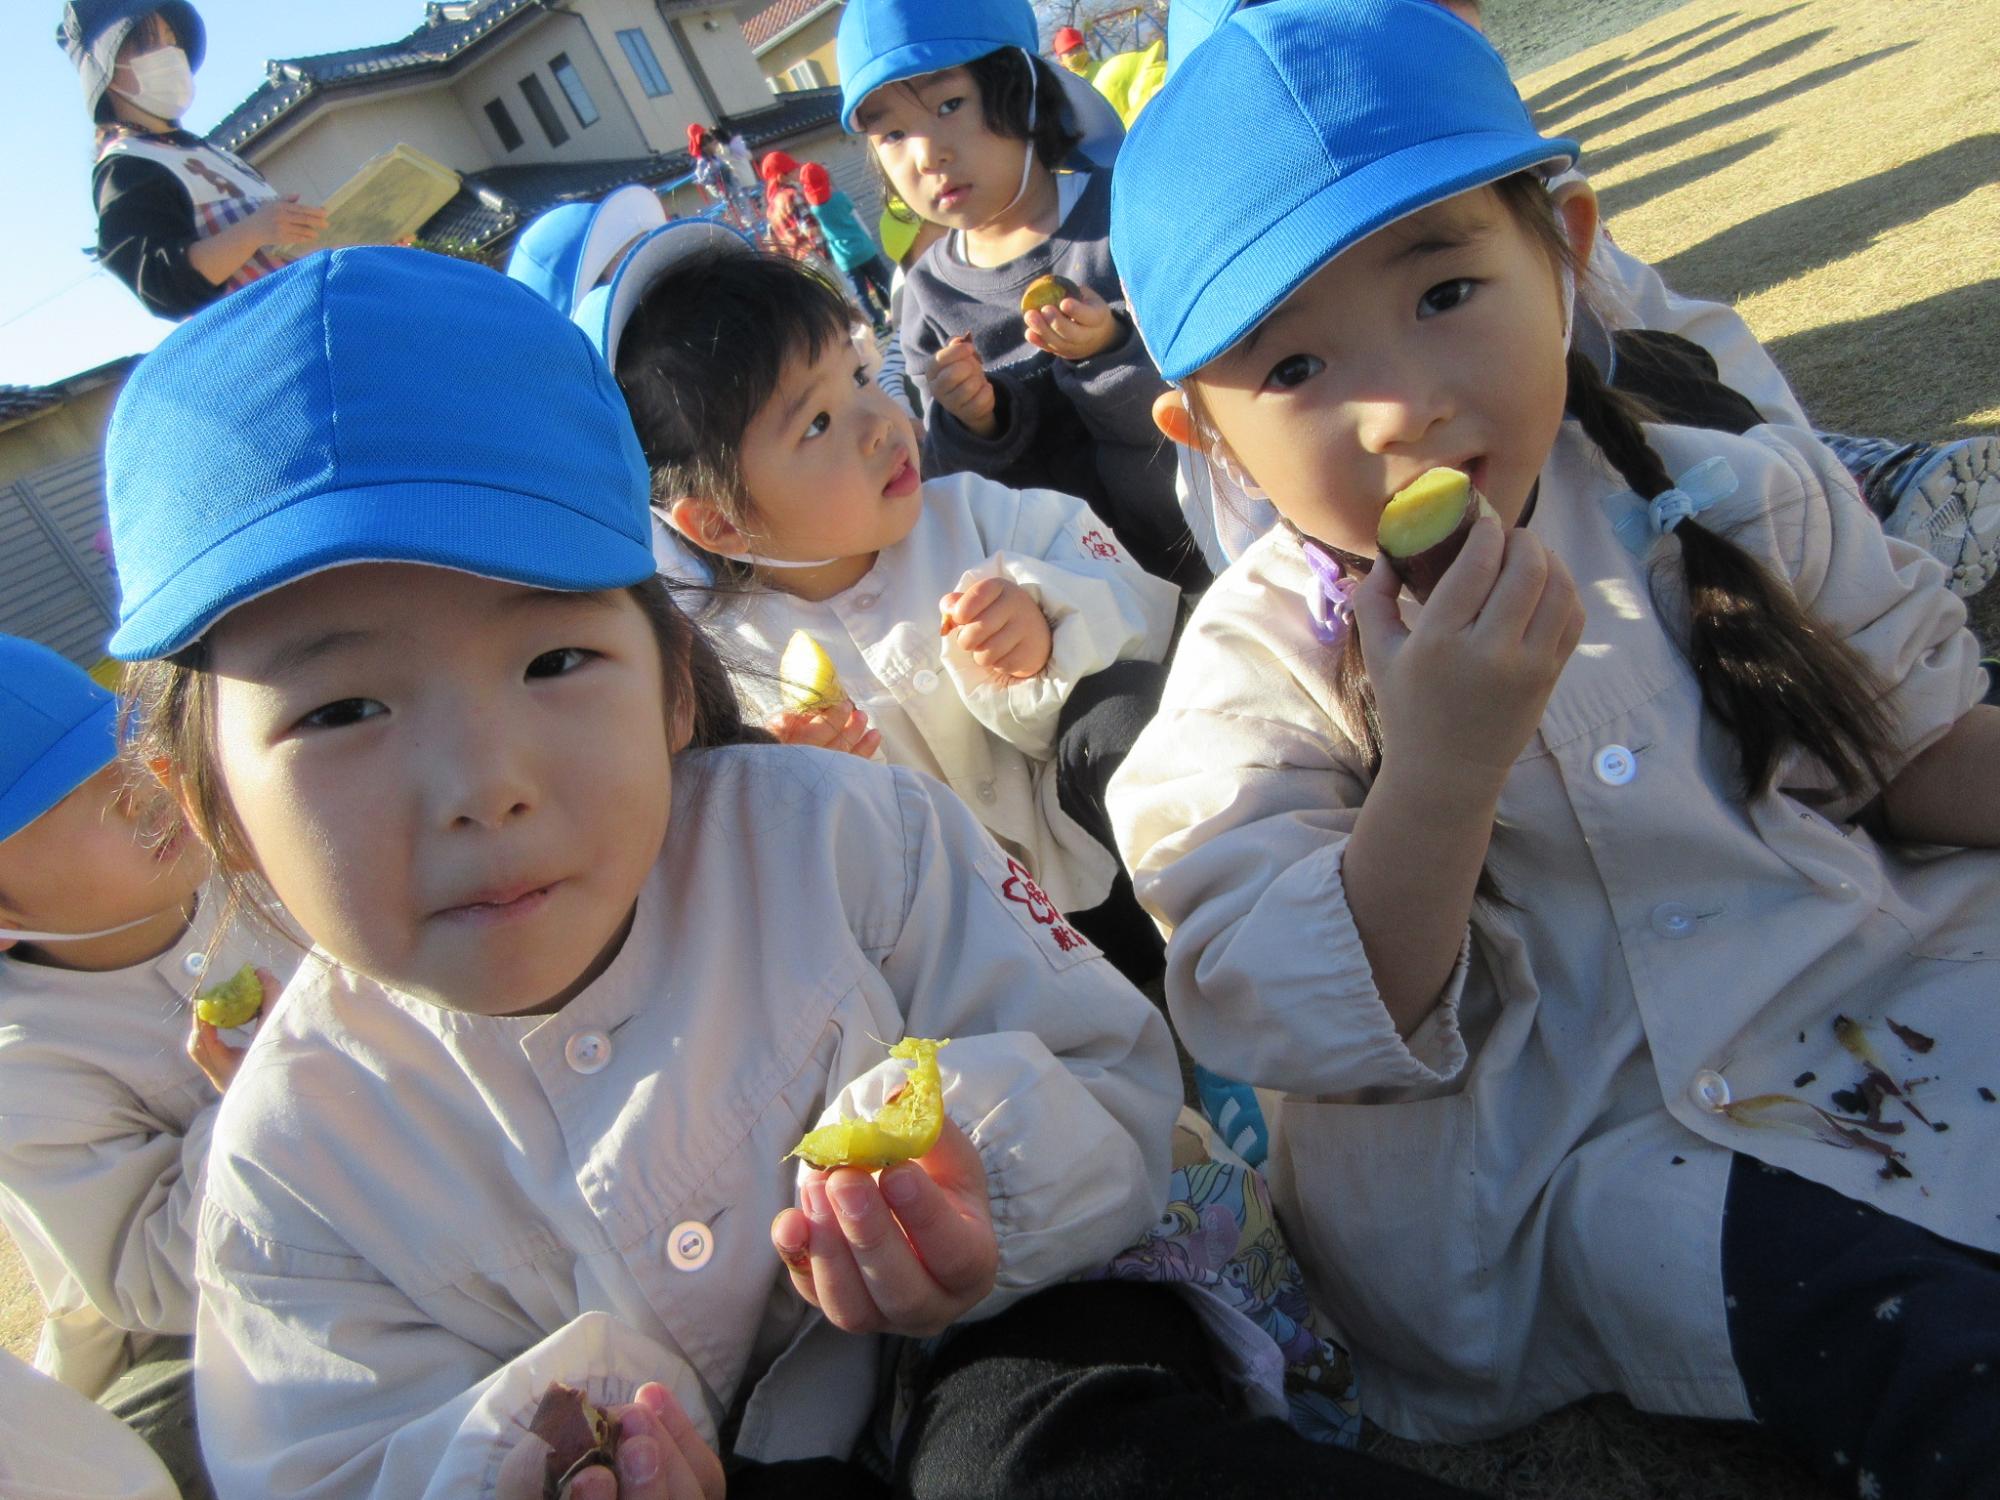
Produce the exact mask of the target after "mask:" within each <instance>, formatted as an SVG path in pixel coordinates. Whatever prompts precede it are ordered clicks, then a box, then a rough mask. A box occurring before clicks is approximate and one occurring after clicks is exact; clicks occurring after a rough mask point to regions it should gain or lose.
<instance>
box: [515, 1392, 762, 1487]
mask: <svg viewBox="0 0 2000 1500" xmlns="http://www.w3.org/2000/svg"><path fill="white" fill-rule="evenodd" d="M635 1394H636V1397H637V1399H635V1400H634V1401H632V1402H631V1403H630V1404H628V1405H625V1406H614V1407H611V1408H610V1409H609V1411H608V1413H607V1414H608V1415H609V1416H610V1417H611V1419H612V1420H613V1421H615V1422H616V1423H617V1424H618V1467H617V1469H616V1470H615V1471H614V1470H611V1469H606V1468H602V1467H599V1468H590V1469H585V1470H584V1471H583V1472H582V1473H581V1474H579V1475H577V1477H576V1478H575V1479H573V1480H571V1481H570V1483H569V1486H568V1488H566V1489H565V1490H564V1491H563V1496H564V1500H723V1495H724V1493H725V1483H724V1479H723V1474H722V1460H720V1459H719V1458H717V1457H716V1456H715V1450H714V1449H713V1448H710V1447H709V1446H708V1444H707V1443H705V1442H703V1441H702V1438H701V1434H700V1433H699V1432H697V1431H695V1426H694V1423H693V1422H691V1421H689V1420H688V1415H687V1413H686V1412H684V1411H682V1410H681V1407H680V1403H679V1402H678V1401H676V1400H674V1398H673V1396H672V1395H671V1394H670V1393H669V1392H668V1390H667V1388H666V1387H665V1386H663V1385H659V1384H655V1383H648V1384H646V1385H642V1386H640V1387H639V1389H638V1391H637V1392H636V1393H635ZM548 1455H549V1445H548V1444H547V1443H545V1442H543V1441H542V1440H541V1439H540V1438H538V1437H536V1436H535V1435H534V1434H533V1433H532V1432H529V1433H523V1434H522V1435H521V1438H520V1440H519V1441H518V1442H516V1443H515V1444H514V1447H513V1449H512V1450H511V1451H510V1452H509V1453H508V1455H507V1457H506V1459H505V1460H504V1461H503V1462H502V1463H501V1465H500V1472H499V1473H498V1474H497V1475H496V1476H495V1481H494V1486H493V1494H494V1500H542V1494H543V1478H544V1476H545V1474H546V1473H547V1468H548Z"/></svg>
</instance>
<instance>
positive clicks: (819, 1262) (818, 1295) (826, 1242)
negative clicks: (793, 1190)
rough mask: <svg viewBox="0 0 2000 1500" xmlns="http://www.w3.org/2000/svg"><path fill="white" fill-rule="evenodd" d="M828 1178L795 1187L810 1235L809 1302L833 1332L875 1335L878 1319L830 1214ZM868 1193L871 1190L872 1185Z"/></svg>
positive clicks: (851, 1254) (879, 1325)
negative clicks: (810, 1290) (815, 1307)
mask: <svg viewBox="0 0 2000 1500" xmlns="http://www.w3.org/2000/svg"><path fill="white" fill-rule="evenodd" d="M841 1170H847V1171H852V1169H851V1168H844V1169H841ZM832 1175H833V1174H832V1173H828V1174H827V1175H826V1176H825V1177H816V1178H808V1179H807V1180H806V1181H805V1182H803V1183H801V1184H800V1186H799V1202H800V1204H801V1205H802V1206H803V1207H804V1209H805V1214H806V1221H807V1223H808V1225H809V1226H810V1231H811V1232H810V1236H809V1239H808V1242H807V1247H806V1253H807V1255H808V1257H809V1259H810V1261H811V1266H812V1284H813V1294H812V1298H811V1301H812V1302H813V1303H814V1305H815V1306H817V1307H818V1308H819V1310H820V1311H821V1312H823V1313H825V1314H826V1316H827V1319H828V1321H829V1322H831V1323H832V1324H833V1325H834V1326H835V1327H836V1328H843V1329H845V1330H847V1331H848V1332H849V1333H879V1332H880V1331H881V1330H882V1315H881V1313H880V1312H879V1311H878V1310H877V1309H876V1306H875V1301H874V1299H873V1298H872V1297H871V1296H869V1294H868V1285H867V1283H866V1282H865V1281H863V1280H862V1277H861V1268H860V1267H859V1266H857V1265H856V1264H855V1263H854V1251H853V1249H852V1248H851V1246H850V1245H849V1243H848V1238H847V1235H846V1233H845V1232H844V1231H843V1230H842V1228H841V1224H840V1220H839V1218H838V1216H837V1215H836V1214H835V1212H834V1208H833V1199H832V1196H831V1194H830V1191H829V1187H828V1181H829V1179H830V1178H831V1177H832ZM856 1175H859V1176H860V1177H862V1178H863V1179H864V1180H865V1179H866V1177H867V1174H866V1173H865V1172H863V1173H858V1174H856ZM869 1189H870V1191H873V1190H874V1187H873V1184H872V1183H871V1184H869Z"/></svg>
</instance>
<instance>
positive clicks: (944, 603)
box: [938, 578, 1054, 677]
mask: <svg viewBox="0 0 2000 1500" xmlns="http://www.w3.org/2000/svg"><path fill="white" fill-rule="evenodd" d="M938 608H939V610H941V611H942V612H943V615H944V621H943V623H942V624H941V625H940V626H939V627H938V634H939V635H951V634H952V633H953V632H954V631H956V632H957V637H956V638H957V641H958V644H959V647H960V648H961V649H962V650H964V651H965V652H966V653H967V654H968V655H969V656H971V658H972V659H973V661H974V662H975V663H976V664H978V665H979V666H982V667H984V668H985V669H986V670H987V671H989V672H994V673H997V674H998V675H1000V676H1002V677H1033V676H1034V675H1035V674H1036V673H1037V672H1039V671H1041V670H1042V668H1043V667H1046V666H1047V665H1048V664H1049V651H1050V650H1051V649H1052V647H1053V646H1054V637H1053V636H1052V635H1051V634H1050V632H1049V621H1048V616H1046V615H1044V614H1043V613H1042V607H1041V605H1039V604H1037V603H1036V602H1035V598H1034V595H1032V594H1030V593H1029V592H1028V591H1027V590H1026V589H1024V588H1022V587H1021V586H1020V585H1019V584H1018V583H1015V582H1013V581H1012V580H1011V579H1006V578H981V579H980V580H978V581H977V582H976V583H973V584H972V585H971V586H970V587H967V586H966V583H965V580H964V579H960V580H959V591H958V592H954V593H949V594H946V595H945V596H944V598H942V599H940V600H939V601H938Z"/></svg>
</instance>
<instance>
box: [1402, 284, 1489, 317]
mask: <svg viewBox="0 0 2000 1500" xmlns="http://www.w3.org/2000/svg"><path fill="white" fill-rule="evenodd" d="M1477 285H1478V283H1477V282H1476V281H1474V280H1473V279H1472V278H1471V277H1470V276H1454V277H1453V278H1452V279H1451V280H1450V281H1440V282H1439V283H1438V284H1437V285H1436V286H1434V287H1432V288H1431V289H1430V290H1429V291H1427V292H1425V293H1424V294H1423V296H1422V297H1421V298H1419V299H1418V301H1417V316H1418V317H1420V318H1426V317H1429V316H1430V315H1431V314H1433V313H1441V312H1450V311H1451V310H1452V309H1453V308H1454V307H1457V306H1459V305H1460V304H1461V303H1463V302H1465V301H1466V300H1467V299H1469V298H1470V297H1471V296H1472V289H1473V288H1474V287H1475V286H1477Z"/></svg>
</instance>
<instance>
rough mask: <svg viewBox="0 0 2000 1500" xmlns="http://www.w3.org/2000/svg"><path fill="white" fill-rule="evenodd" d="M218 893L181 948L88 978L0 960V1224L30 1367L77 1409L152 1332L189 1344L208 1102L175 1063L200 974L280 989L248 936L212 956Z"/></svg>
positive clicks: (191, 1073) (184, 1060) (279, 966)
mask: <svg viewBox="0 0 2000 1500" xmlns="http://www.w3.org/2000/svg"><path fill="white" fill-rule="evenodd" d="M225 899H226V898H225V897H224V895H223V893H222V891H221V890H220V889H219V888H214V887H211V888H210V889H209V890H206V891H204V892H203V894H202V898H201V902H200V905H199V907H198V909H197V911H196V914H195V919H194V921H193V922H191V923H190V924H189V925H188V930H187V932H186V933H184V934H183V935H182V937H181V940H180V941H179V942H178V943H176V944H174V946H173V947H171V948H169V949H168V950H167V951H166V952H164V953H162V954H161V955H160V956H159V957H158V958H155V959H152V960H150V961H148V962H146V963H143V964H134V965H133V966H132V967H131V968H129V969H116V970H112V971H110V972H107V973H96V974H85V973H79V972H76V971H75V970H71V969H52V968H48V967H46V966H44V965H41V964H29V963H23V962H21V961H19V960H18V959H9V958H0V1224H4V1225H5V1227H6V1229H7V1232H8V1233H10V1234H11V1235H13V1237H14V1242H15V1243H16V1244H17V1245H19V1246H20V1248H21V1254H22V1256H23V1258H24V1259H25V1260H26V1261H27V1263H28V1271H29V1274H31V1275H32V1276H33V1277H34V1279H35V1285H36V1287H37V1289H39V1290H40V1292H41V1294H42V1302H43V1305H44V1306H45V1307H46V1309H47V1311H48V1321H47V1322H45V1323H44V1324H43V1325H42V1337H41V1344H40V1346H39V1348H38V1349H37V1350H36V1353H35V1363H36V1365H37V1366H38V1367H39V1368H41V1369H42V1370H44V1371H45V1372H47V1373H48V1374H50V1375H53V1376H55V1377H56V1378H57V1379H58V1380H60V1381H62V1382H63V1383H64V1384H65V1385H69V1386H73V1387H75V1388H76V1389H77V1390H79V1391H82V1392H83V1393H84V1394H85V1395H86V1396H96V1395H98V1394H99V1393H101V1392H102V1391H103V1389H104V1388H105V1387H106V1386H107V1385H109V1384H110V1383H111V1382H112V1381H113V1380H115V1379H116V1378H117V1377H118V1376H119V1375H120V1374H121V1373H122V1372H123V1371H124V1370H125V1368H126V1366H127V1365H129V1364H130V1363H131V1361H132V1358H133V1357H134V1356H135V1355H136V1354H138V1353H139V1352H140V1351H141V1349H143V1347H144V1346H145V1344H147V1343H148V1342H150V1336H151V1335H155V1334H189V1333H193V1332H194V1230H195V1219H196V1214H197V1212H198V1210H199V1208H200V1204H201V1192H202V1180H203V1170H204V1163H205V1161H206V1159H207V1157H208V1141H209V1131H210V1128H211V1127H212V1126H213V1125H214V1123H215V1106H216V1102H217V1095H216V1092H215V1089H214V1087H213V1086H212V1085H211V1084H210V1083H209V1081H208V1079H207V1077H206V1076H204V1075H203V1073H202V1071H201V1069H199V1068H197V1067H196V1066H195V1065H194V1062H193V1061H192V1060H191V1059H190V1058H189V1057H188V1055H187V1039H188V1028H189V1024H190V1023H189V1016H188V1011H189V1005H190V1002H191V1000H192V998H193V996H194V993H195V992H196V991H197V990H199V989H201V988H203V986H204V985H205V984H206V982H207V976H208V974H209V973H210V972H211V971H212V972H214V974H215V975H216V976H217V977H218V978H227V977H228V976H229V975H231V974H234V973H235V972H236V971H237V969H239V968H241V967H242V966H243V965H244V964H246V963H257V964H262V965H264V966H265V967H266V968H270V969H272V970H274V971H275V972H276V973H278V974H279V975H281V976H283V975H288V974H290V972H291V971H292V969H293V967H295V966H296V964H297V962H298V954H297V953H296V952H293V953H292V954H291V956H290V958H289V960H287V959H286V958H285V957H284V955H283V954H282V953H281V952H280V951H279V945H278V944H277V943H276V942H274V941H266V940H264V939H263V938H261V937H259V936H258V935H257V933H256V932H255V931H254V930H253V929H251V928H250V927H249V926H248V924H247V923H246V922H235V923H232V924H231V927H230V930H229V932H228V933H227V934H226V935H225V936H224V938H223V940H222V941H221V943H220V945H219V946H215V948H214V951H213V953H211V951H210V950H211V945H214V944H215V918H216V913H218V912H220V911H221V910H222V909H223V905H224V902H225Z"/></svg>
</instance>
